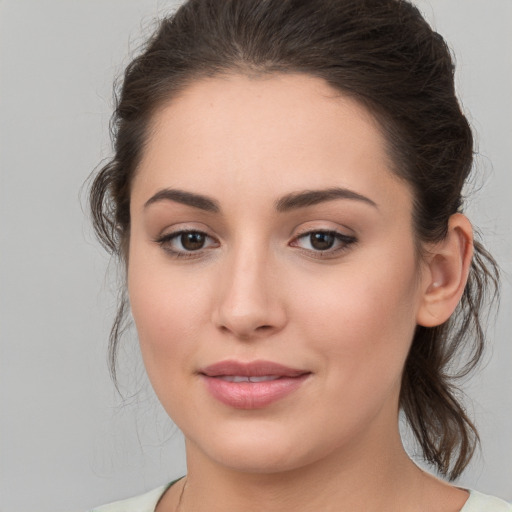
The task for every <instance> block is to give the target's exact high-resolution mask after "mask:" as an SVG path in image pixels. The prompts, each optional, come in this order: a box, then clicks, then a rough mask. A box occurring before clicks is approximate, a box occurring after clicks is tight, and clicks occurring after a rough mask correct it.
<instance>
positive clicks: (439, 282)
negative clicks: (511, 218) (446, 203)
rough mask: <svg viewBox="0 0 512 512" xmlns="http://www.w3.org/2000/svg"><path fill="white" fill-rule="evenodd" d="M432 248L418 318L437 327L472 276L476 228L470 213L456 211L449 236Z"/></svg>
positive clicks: (424, 276)
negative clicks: (471, 268) (470, 274)
mask: <svg viewBox="0 0 512 512" xmlns="http://www.w3.org/2000/svg"><path fill="white" fill-rule="evenodd" d="M428 251H429V252H428V254H427V256H426V264H425V267H424V269H423V274H422V285H421V286H422V290H423V292H422V298H421V303H420V307H419V309H418V314H417V317H416V322H417V324H418V325H422V326H424V327H435V326H437V325H441V324H442V323H443V322H446V320H448V318H450V315H451V314H452V313H453V312H454V310H455V308H456V307H457V304H458V303H459V300H460V298H461V297H462V293H463V292H464V288H465V286H466V282H467V280H468V274H469V269H470V267H471V259H472V257H473V229H472V227H471V223H470V222H469V220H468V219H467V217H466V216H465V215H462V214H461V213H456V214H454V215H452V216H451V217H450V220H449V222H448V233H447V235H446V237H445V238H444V240H442V241H441V242H438V243H436V244H433V245H432V247H430V248H429V249H428Z"/></svg>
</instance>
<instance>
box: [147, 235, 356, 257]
mask: <svg viewBox="0 0 512 512" xmlns="http://www.w3.org/2000/svg"><path fill="white" fill-rule="evenodd" d="M187 234H194V235H200V236H203V237H205V239H209V240H215V239H214V238H213V237H211V236H210V235H208V234H207V233H205V232H204V231H200V230H197V229H184V230H180V231H175V232H173V233H167V234H165V235H162V236H160V237H158V238H157V239H156V240H155V242H156V243H157V244H159V245H160V246H161V247H162V249H164V250H165V251H166V252H167V253H168V254H170V255H171V256H172V257H174V258H197V257H200V256H201V255H202V254H203V252H204V250H206V249H209V248H210V247H211V246H210V247H200V248H199V249H197V250H186V249H183V250H176V249H173V248H171V243H172V242H173V241H174V240H178V239H179V238H180V237H182V236H183V235H187ZM318 234H320V235H325V236H332V237H333V238H334V239H335V241H334V243H336V242H337V243H338V245H339V247H337V248H335V249H333V248H331V247H329V248H328V249H325V250H315V249H305V248H303V247H300V246H298V244H297V242H298V241H299V240H303V239H307V237H311V236H312V235H318ZM310 241H311V238H310ZM356 242H357V239H356V238H355V237H353V236H349V235H345V234H343V233H340V232H338V231H334V230H327V229H314V230H309V231H305V232H304V233H300V234H299V235H297V236H296V237H295V238H294V239H293V241H292V242H290V246H291V247H297V248H298V249H299V250H301V251H303V252H305V253H307V254H308V255H310V256H313V257H321V258H324V257H335V256H337V255H339V254H340V253H342V252H344V251H347V250H348V249H349V247H350V246H351V245H353V244H354V243H356ZM213 245H214V247H218V242H214V244H213Z"/></svg>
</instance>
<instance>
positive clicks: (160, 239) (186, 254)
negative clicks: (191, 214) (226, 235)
mask: <svg viewBox="0 0 512 512" xmlns="http://www.w3.org/2000/svg"><path fill="white" fill-rule="evenodd" d="M187 233H197V234H200V235H204V237H205V238H206V239H209V240H210V241H213V243H210V244H209V245H207V246H204V247H201V248H199V249H197V250H186V249H183V250H180V249H175V248H172V247H171V243H172V242H173V241H174V240H177V239H178V238H179V237H180V236H182V235H184V234H187ZM153 241H154V242H155V243H156V244H158V245H159V246H160V247H161V248H162V249H163V250H164V251H165V252H167V253H168V254H169V255H171V256H172V257H175V258H198V257H201V256H204V253H205V251H208V250H210V249H212V248H216V247H218V246H219V241H218V239H217V238H216V237H214V236H213V235H211V234H209V233H208V230H205V229H200V228H195V227H192V226H190V225H188V226H187V225H180V226H179V227H175V228H174V229H172V230H169V231H166V230H164V232H163V233H162V234H160V235H158V236H157V237H155V238H154V239H153Z"/></svg>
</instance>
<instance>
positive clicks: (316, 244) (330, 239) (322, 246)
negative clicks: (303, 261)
mask: <svg viewBox="0 0 512 512" xmlns="http://www.w3.org/2000/svg"><path fill="white" fill-rule="evenodd" d="M335 241H336V237H335V236H334V234H333V233H326V232H322V231H319V232H316V233H310V234H309V243H310V244H311V247H312V248H313V249H316V250H317V251H327V250H328V249H330V248H331V247H332V246H333V245H334V242H335Z"/></svg>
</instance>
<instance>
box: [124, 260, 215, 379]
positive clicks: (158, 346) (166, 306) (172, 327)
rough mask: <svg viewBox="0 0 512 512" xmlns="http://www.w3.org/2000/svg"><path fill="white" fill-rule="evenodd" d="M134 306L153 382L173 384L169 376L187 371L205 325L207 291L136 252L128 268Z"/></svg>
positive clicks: (136, 321) (133, 309)
mask: <svg viewBox="0 0 512 512" xmlns="http://www.w3.org/2000/svg"><path fill="white" fill-rule="evenodd" d="M128 292H129V297H130V306H131V310H132V314H133V318H134V321H135V325H136V327H137V333H138V337H139V342H140V347H141V352H142V356H143V359H144V363H145V365H146V369H147V372H148V374H149V377H150V380H151V381H152V383H153V385H154V386H155V387H158V383H159V381H160V380H166V386H167V385H169V384H172V381H173V380H172V379H169V375H173V374H176V371H180V370H182V369H185V368H187V362H188V359H187V358H188V357H189V355H190V354H191V353H192V352H193V350H194V347H195V345H196V343H197V340H198V329H199V326H200V325H203V324H204V318H205V307H204V295H205V294H204V288H203V289H202V290H199V289H198V287H197V286H195V283H194V281H193V280H191V279H190V277H189V276H187V275H186V273H183V272H181V273H180V272H176V271H174V272H173V271H172V270H171V269H170V268H169V266H168V265H165V264H164V265H161V264H158V262H155V261H147V258H146V257H145V256H144V252H143V251H140V253H138V252H137V250H132V251H131V254H130V263H129V268H128Z"/></svg>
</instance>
